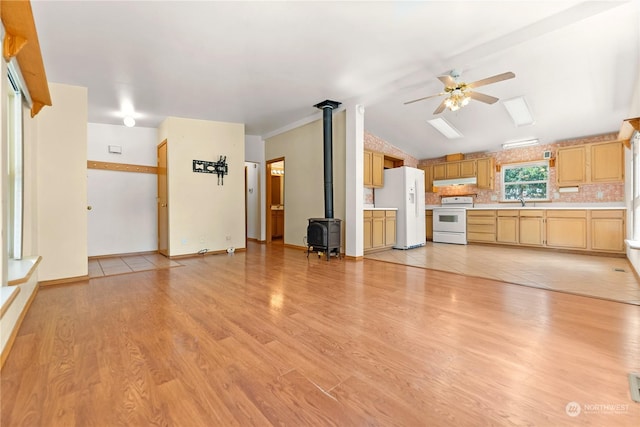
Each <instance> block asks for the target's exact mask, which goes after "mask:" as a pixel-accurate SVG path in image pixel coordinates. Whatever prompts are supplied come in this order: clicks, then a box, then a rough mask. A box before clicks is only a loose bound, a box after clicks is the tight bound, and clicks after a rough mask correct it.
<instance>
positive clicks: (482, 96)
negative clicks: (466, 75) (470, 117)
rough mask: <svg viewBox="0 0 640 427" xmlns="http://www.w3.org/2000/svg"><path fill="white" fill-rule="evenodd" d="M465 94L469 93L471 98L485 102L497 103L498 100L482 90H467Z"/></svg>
mask: <svg viewBox="0 0 640 427" xmlns="http://www.w3.org/2000/svg"><path fill="white" fill-rule="evenodd" d="M465 95H467V96H468V97H469V98H471V99H475V100H476V101H480V102H484V103H485V104H495V103H496V101H498V98H496V97H494V96H489V95H485V94H484V93H480V92H471V91H467V92H465Z"/></svg>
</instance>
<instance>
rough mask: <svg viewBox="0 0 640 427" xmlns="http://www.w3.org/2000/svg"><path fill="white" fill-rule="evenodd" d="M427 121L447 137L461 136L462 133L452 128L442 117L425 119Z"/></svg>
mask: <svg viewBox="0 0 640 427" xmlns="http://www.w3.org/2000/svg"><path fill="white" fill-rule="evenodd" d="M427 123H429V124H430V125H431V126H433V127H434V128H436V130H437V131H438V132H440V133H441V134H443V135H444V136H446V137H447V138H449V139H456V138H462V137H463V135H462V133H461V132H460V131H459V130H458V129H456V128H454V127H453V125H452V124H451V123H449V122H448V121H446V120H445V119H443V118H442V117H438V118H437V119H431V120H427Z"/></svg>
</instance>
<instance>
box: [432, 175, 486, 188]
mask: <svg viewBox="0 0 640 427" xmlns="http://www.w3.org/2000/svg"><path fill="white" fill-rule="evenodd" d="M477 183H478V179H477V178H476V177H475V176H472V177H469V178H454V179H438V180H435V181H433V186H434V187H446V186H448V185H466V184H477Z"/></svg>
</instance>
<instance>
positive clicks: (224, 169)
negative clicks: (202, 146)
mask: <svg viewBox="0 0 640 427" xmlns="http://www.w3.org/2000/svg"><path fill="white" fill-rule="evenodd" d="M193 171H194V172H197V173H214V174H216V175H218V185H224V176H225V175H228V174H229V166H228V165H227V156H220V159H219V160H218V161H217V162H208V161H206V160H194V161H193Z"/></svg>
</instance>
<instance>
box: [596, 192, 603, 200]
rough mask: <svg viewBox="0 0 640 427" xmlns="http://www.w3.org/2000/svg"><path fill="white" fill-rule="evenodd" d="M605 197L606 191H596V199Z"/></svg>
mask: <svg viewBox="0 0 640 427" xmlns="http://www.w3.org/2000/svg"><path fill="white" fill-rule="evenodd" d="M603 197H604V193H603V192H602V191H598V192H597V193H596V199H602V198H603Z"/></svg>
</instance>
